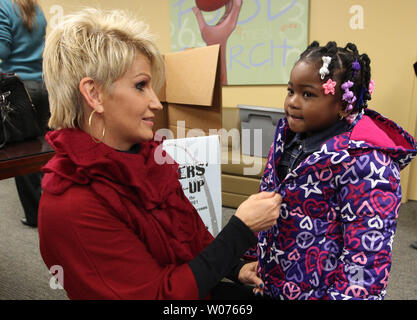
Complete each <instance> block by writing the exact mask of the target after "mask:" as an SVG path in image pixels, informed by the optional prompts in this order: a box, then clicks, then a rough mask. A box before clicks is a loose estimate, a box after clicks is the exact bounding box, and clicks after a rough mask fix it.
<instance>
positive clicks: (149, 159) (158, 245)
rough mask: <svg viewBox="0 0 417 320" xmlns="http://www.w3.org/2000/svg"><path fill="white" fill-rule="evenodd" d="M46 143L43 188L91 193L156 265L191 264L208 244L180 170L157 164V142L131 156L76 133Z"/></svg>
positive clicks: (208, 237) (50, 134)
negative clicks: (49, 150) (50, 150)
mask: <svg viewBox="0 0 417 320" xmlns="http://www.w3.org/2000/svg"><path fill="white" fill-rule="evenodd" d="M46 140H47V141H48V142H49V144H50V145H51V146H52V147H53V148H54V149H55V151H56V154H55V156H54V157H53V158H52V159H51V160H50V161H49V162H48V163H47V165H46V166H45V167H44V168H43V171H44V173H45V175H44V178H43V181H42V187H43V189H44V190H45V191H47V192H50V193H53V194H57V195H59V194H62V193H63V192H65V191H66V190H67V189H68V188H70V187H71V186H73V185H83V186H85V187H86V188H91V190H92V191H93V192H94V193H95V194H96V195H97V196H98V198H99V199H100V200H101V201H103V203H104V204H105V205H106V206H107V207H108V208H109V211H110V212H111V213H112V214H113V215H114V216H115V217H116V218H118V219H120V220H122V221H123V222H125V223H126V224H127V225H128V226H129V227H130V228H131V229H132V230H134V232H135V233H136V234H137V235H138V237H139V238H140V239H141V241H142V242H143V243H144V244H145V245H146V246H147V249H148V250H149V252H150V253H151V254H152V256H153V257H155V258H156V259H157V260H158V262H159V263H160V264H162V265H164V264H172V263H174V264H182V263H184V262H187V261H190V260H191V259H193V258H194V257H195V256H196V255H197V254H198V253H199V252H200V251H201V250H202V249H203V248H204V247H205V246H206V245H207V244H208V243H209V242H210V241H211V240H212V237H211V235H210V233H209V232H208V231H207V230H206V228H205V226H204V224H203V222H202V220H201V219H200V217H199V215H198V213H197V211H196V210H195V208H194V207H193V206H192V205H191V203H190V202H189V201H188V199H187V198H186V196H185V195H184V193H183V191H182V187H181V184H180V183H179V181H178V171H177V169H178V165H177V164H163V165H160V164H158V163H156V162H155V159H154V153H155V151H156V149H157V148H158V146H159V145H160V143H159V142H155V141H150V142H144V143H141V144H140V150H139V152H138V153H137V154H130V153H125V152H119V151H116V150H114V149H112V148H110V147H109V146H107V145H105V144H103V143H95V142H94V141H93V140H92V139H91V137H90V136H89V135H88V134H87V133H85V132H84V131H82V130H79V129H62V130H57V131H51V132H48V133H47V134H46Z"/></svg>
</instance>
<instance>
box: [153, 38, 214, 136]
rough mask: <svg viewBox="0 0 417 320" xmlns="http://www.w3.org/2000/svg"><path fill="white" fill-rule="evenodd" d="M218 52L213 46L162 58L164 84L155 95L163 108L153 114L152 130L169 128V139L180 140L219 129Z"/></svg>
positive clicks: (170, 54)
mask: <svg viewBox="0 0 417 320" xmlns="http://www.w3.org/2000/svg"><path fill="white" fill-rule="evenodd" d="M219 53H220V46H219V45H213V46H208V47H202V48H195V49H190V50H186V51H182V52H174V53H167V54H165V55H164V58H165V65H166V82H165V85H164V86H163V88H162V89H161V91H160V92H159V94H158V97H159V99H160V101H161V103H162V104H163V106H164V109H163V110H162V111H160V112H157V113H156V115H155V116H156V119H155V124H154V130H155V131H158V130H159V129H169V130H170V131H171V132H172V133H173V136H172V137H171V138H180V139H181V138H186V137H191V136H201V135H208V134H209V130H210V129H216V130H218V129H220V128H221V126H222V96H221V92H222V91H221V70H220V55H219ZM192 129H193V130H192ZM190 130H192V132H190ZM160 132H161V131H160ZM184 135H185V136H184ZM168 138H169V137H167V139H168Z"/></svg>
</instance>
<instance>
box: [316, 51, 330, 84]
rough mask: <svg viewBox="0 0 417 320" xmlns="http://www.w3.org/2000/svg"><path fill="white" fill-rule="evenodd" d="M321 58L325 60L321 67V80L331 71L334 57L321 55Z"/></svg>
mask: <svg viewBox="0 0 417 320" xmlns="http://www.w3.org/2000/svg"><path fill="white" fill-rule="evenodd" d="M321 59H322V60H323V66H322V67H321V68H320V70H319V73H320V76H321V80H323V79H324V77H325V76H327V75H328V74H329V73H330V71H329V64H330V62H331V61H332V58H331V57H328V56H324V57H321Z"/></svg>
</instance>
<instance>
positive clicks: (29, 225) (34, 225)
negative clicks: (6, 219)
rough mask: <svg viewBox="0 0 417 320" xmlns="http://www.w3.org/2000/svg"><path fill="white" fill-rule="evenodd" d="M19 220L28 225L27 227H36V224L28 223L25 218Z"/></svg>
mask: <svg viewBox="0 0 417 320" xmlns="http://www.w3.org/2000/svg"><path fill="white" fill-rule="evenodd" d="M20 222H21V223H22V224H24V225H25V226H28V227H32V228H36V227H37V225H36V224H30V223H29V222H28V221H27V220H26V218H22V219H20Z"/></svg>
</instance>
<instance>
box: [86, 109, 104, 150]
mask: <svg viewBox="0 0 417 320" xmlns="http://www.w3.org/2000/svg"><path fill="white" fill-rule="evenodd" d="M95 112H96V110H93V112H91V113H90V117H89V118H88V126H89V129H90V136H91V139H93V141H94V142H95V143H100V142H103V139H104V134H105V133H106V127H103V133H102V136H101V140H98V139H96V138H94V136H93V130H92V127H91V122H92V120H93V115H94V113H95Z"/></svg>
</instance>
